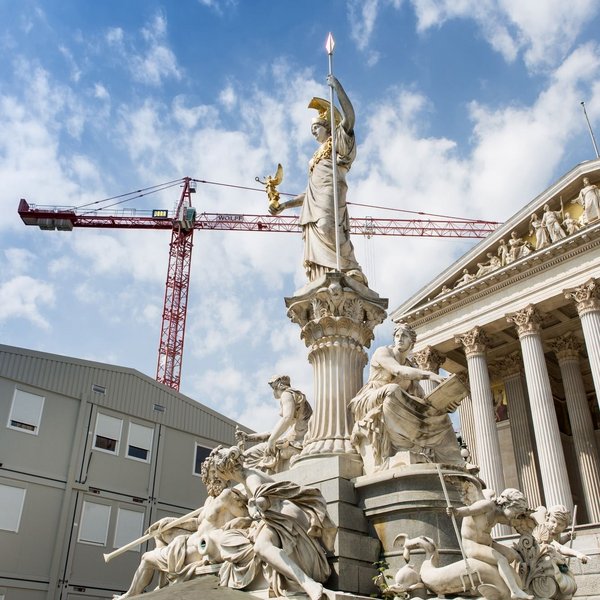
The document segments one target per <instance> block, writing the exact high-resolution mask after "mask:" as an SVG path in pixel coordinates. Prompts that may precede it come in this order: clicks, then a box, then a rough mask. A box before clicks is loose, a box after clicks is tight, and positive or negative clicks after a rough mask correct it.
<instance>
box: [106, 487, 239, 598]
mask: <svg viewBox="0 0 600 600" xmlns="http://www.w3.org/2000/svg"><path fill="white" fill-rule="evenodd" d="M208 491H209V496H208V498H207V499H206V502H205V503H204V507H203V509H202V511H201V512H200V514H199V515H198V516H197V517H194V518H191V519H189V521H187V522H185V523H182V524H181V525H180V526H177V527H173V528H171V529H169V528H168V526H169V523H171V522H172V521H173V520H174V518H173V517H166V518H164V519H161V520H160V521H157V522H156V523H154V524H152V525H151V526H150V527H149V529H148V533H154V534H155V540H156V548H155V549H154V550H150V551H149V552H145V553H144V554H143V555H142V560H141V563H140V566H139V567H138V568H137V570H136V572H135V574H134V576H133V580H132V582H131V585H130V587H129V589H128V590H127V592H125V593H124V594H122V595H120V596H115V598H118V599H123V598H130V597H131V596H136V595H138V594H141V593H143V591H144V590H145V589H146V587H147V586H148V585H149V584H150V582H151V581H152V578H153V576H154V573H155V572H158V573H160V578H159V587H164V586H166V585H167V584H172V583H178V582H181V581H187V580H188V579H192V578H193V577H195V576H196V571H197V569H198V568H199V567H202V566H204V565H207V564H209V563H211V562H221V560H222V558H221V555H220V551H219V545H218V540H219V537H220V535H221V534H222V533H223V531H224V528H225V526H226V524H228V523H233V522H237V520H238V519H245V518H247V517H248V509H247V507H246V505H247V501H248V499H247V498H246V496H245V495H244V494H243V493H242V492H240V491H238V490H235V489H230V488H225V487H224V485H222V484H221V483H219V482H213V484H212V485H211V486H210V487H209V488H208Z"/></svg>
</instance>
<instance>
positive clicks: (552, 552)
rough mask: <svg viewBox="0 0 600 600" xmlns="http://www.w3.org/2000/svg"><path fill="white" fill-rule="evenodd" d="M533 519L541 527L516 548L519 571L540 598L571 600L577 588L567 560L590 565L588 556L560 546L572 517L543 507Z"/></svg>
mask: <svg viewBox="0 0 600 600" xmlns="http://www.w3.org/2000/svg"><path fill="white" fill-rule="evenodd" d="M532 516H533V518H534V519H535V520H536V521H537V522H538V525H537V526H536V528H535V529H534V530H533V532H532V535H523V536H521V538H520V540H519V541H518V543H517V544H516V546H515V549H516V551H517V552H518V553H519V554H520V556H521V561H520V566H519V570H520V573H521V576H522V578H523V581H524V584H525V587H526V589H528V590H529V591H530V592H531V593H532V594H534V595H535V596H536V597H537V598H552V599H553V600H570V599H571V598H572V597H573V595H574V594H575V592H576V591H577V584H576V582H575V577H574V576H573V573H571V571H570V569H569V563H568V560H565V558H567V559H568V558H569V557H573V558H577V559H578V560H579V561H581V562H582V563H584V564H585V563H586V562H587V561H588V557H587V556H586V555H585V554H583V553H582V552H578V551H577V550H573V548H570V547H569V546H567V545H565V544H564V543H561V542H562V539H561V538H562V537H564V536H563V532H564V531H565V529H566V528H567V527H568V525H569V523H570V521H571V513H570V512H569V510H568V509H567V508H566V507H565V506H561V505H556V506H552V507H551V508H549V509H546V508H545V507H543V506H542V507H540V508H539V509H538V510H537V511H536V512H535V513H533V515H532Z"/></svg>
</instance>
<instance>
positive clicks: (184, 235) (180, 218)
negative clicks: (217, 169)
mask: <svg viewBox="0 0 600 600" xmlns="http://www.w3.org/2000/svg"><path fill="white" fill-rule="evenodd" d="M194 191H195V189H194V188H192V187H191V183H190V178H189V177H185V178H184V183H183V190H182V192H181V199H180V201H179V204H178V205H177V208H176V210H175V219H174V223H173V230H172V232H171V243H170V245H169V266H168V268H167V283H166V286H165V301H164V304H163V314H162V324H161V327H160V343H159V347H158V364H157V367H156V380H157V381H158V382H160V383H163V384H165V385H167V386H169V387H171V388H173V389H175V390H179V385H180V382H181V365H182V361H183V342H184V338H185V321H186V317H187V302H188V292H189V289H190V268H191V266H192V247H193V239H194V220H195V209H194V208H193V207H192V201H191V194H192V193H193V192H194Z"/></svg>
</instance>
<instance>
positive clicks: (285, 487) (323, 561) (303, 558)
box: [202, 446, 336, 600]
mask: <svg viewBox="0 0 600 600" xmlns="http://www.w3.org/2000/svg"><path fill="white" fill-rule="evenodd" d="M202 479H203V481H204V482H205V483H206V485H207V486H211V485H215V484H216V485H225V484H226V483H228V482H235V483H237V484H241V485H242V486H243V488H244V490H245V492H246V495H247V497H248V513H249V517H250V518H249V519H244V520H236V521H233V522H231V523H230V524H228V526H226V527H225V528H224V529H225V530H224V531H222V532H221V533H220V534H219V535H218V536H217V537H215V538H213V535H212V534H211V533H209V534H208V538H209V543H210V542H214V545H215V546H216V547H218V551H219V554H220V557H221V558H222V560H223V565H222V566H221V569H220V571H219V578H220V584H221V585H222V586H225V587H231V588H235V589H245V588H247V587H248V586H250V585H256V584H257V583H258V582H259V581H260V580H261V578H263V577H264V578H265V579H266V582H267V584H268V587H269V590H270V592H271V593H272V594H274V595H275V596H281V595H283V594H284V591H285V590H291V589H292V588H293V587H294V584H295V585H296V586H298V587H299V588H300V589H301V590H303V591H304V592H305V593H306V594H307V595H308V597H309V598H310V600H319V599H320V598H321V596H322V594H323V585H322V584H323V582H324V581H325V580H326V579H327V577H328V576H329V573H330V568H329V565H328V563H327V557H326V550H331V549H333V542H334V539H335V535H336V528H335V526H334V525H333V523H332V521H331V519H330V518H329V515H328V514H327V506H326V503H325V499H324V498H323V496H322V495H321V492H319V490H317V489H313V488H304V487H301V486H299V485H297V484H295V483H292V482H291V481H274V480H273V479H272V478H271V477H269V476H268V475H267V474H266V473H263V472H262V471H259V470H257V469H252V468H248V467H245V466H244V464H243V455H242V452H241V450H240V449H239V448H238V447H237V446H234V447H232V448H221V447H219V448H216V449H215V450H213V451H212V452H211V454H210V456H209V457H208V458H207V459H206V460H205V462H204V463H203V465H202ZM292 591H293V590H292Z"/></svg>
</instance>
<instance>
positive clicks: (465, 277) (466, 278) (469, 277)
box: [454, 269, 475, 288]
mask: <svg viewBox="0 0 600 600" xmlns="http://www.w3.org/2000/svg"><path fill="white" fill-rule="evenodd" d="M474 279H475V275H473V274H472V273H469V269H463V271H462V275H461V276H460V277H459V278H458V280H457V281H456V283H455V284H454V287H455V288H459V287H462V286H463V285H467V283H471V281H473V280H474Z"/></svg>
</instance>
